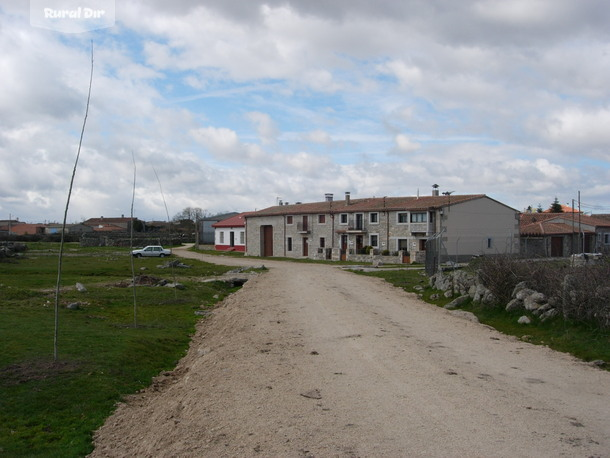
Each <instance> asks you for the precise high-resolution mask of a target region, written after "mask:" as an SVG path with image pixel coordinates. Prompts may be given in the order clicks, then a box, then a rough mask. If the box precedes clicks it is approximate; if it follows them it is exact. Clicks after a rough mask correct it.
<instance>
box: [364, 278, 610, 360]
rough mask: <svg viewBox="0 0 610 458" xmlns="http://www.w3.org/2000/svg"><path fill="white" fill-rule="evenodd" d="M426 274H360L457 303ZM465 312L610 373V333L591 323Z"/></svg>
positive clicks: (434, 300)
mask: <svg viewBox="0 0 610 458" xmlns="http://www.w3.org/2000/svg"><path fill="white" fill-rule="evenodd" d="M422 272H423V271H417V270H399V271H375V272H370V273H367V272H358V273H360V274H362V275H369V276H373V277H378V278H382V279H384V280H386V281H388V282H389V283H391V284H393V285H394V286H397V287H399V288H403V289H404V290H406V291H409V292H414V293H417V294H420V295H421V297H422V299H423V300H425V301H426V302H429V303H431V304H435V305H438V306H439V307H443V306H444V305H446V304H448V303H449V302H451V301H452V300H453V298H446V297H444V296H443V295H442V294H439V293H440V292H439V291H437V290H434V289H433V288H431V287H430V286H429V285H428V280H427V277H426V276H425V275H422ZM435 295H437V296H439V297H436V296H435ZM461 309H462V310H466V311H469V312H472V313H474V314H475V315H476V316H477V318H478V319H479V321H480V322H481V323H484V324H487V325H489V326H492V327H493V328H495V329H497V330H498V331H500V332H502V333H504V334H507V335H512V336H516V337H519V338H520V339H523V340H525V341H528V342H531V343H533V344H539V345H547V346H548V347H550V348H552V349H554V350H557V351H561V352H565V353H570V354H572V355H574V356H576V357H577V358H580V359H582V360H584V361H594V360H603V361H606V362H607V364H606V365H605V368H606V369H607V370H610V367H609V366H610V329H601V328H599V327H598V326H594V325H591V324H587V323H574V322H569V321H565V320H564V319H562V318H561V317H557V318H555V319H553V320H550V321H547V322H545V323H542V322H540V320H538V319H537V318H536V317H535V316H533V315H529V316H530V318H531V319H532V324H530V325H527V326H524V325H521V324H519V323H517V320H518V319H519V317H520V316H522V315H524V314H525V313H524V312H523V311H520V312H515V313H508V312H506V311H505V310H504V309H503V308H502V307H491V306H485V305H481V304H475V303H473V302H467V303H466V304H464V305H463V306H462V307H461Z"/></svg>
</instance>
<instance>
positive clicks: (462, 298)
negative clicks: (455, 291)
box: [445, 294, 470, 309]
mask: <svg viewBox="0 0 610 458" xmlns="http://www.w3.org/2000/svg"><path fill="white" fill-rule="evenodd" d="M469 299H470V296H469V295H468V294H465V295H463V296H460V297H457V298H455V299H453V300H452V301H451V302H449V303H448V304H447V305H445V308H446V309H455V308H458V307H460V306H461V305H462V304H464V303H465V302H466V301H468V300H469Z"/></svg>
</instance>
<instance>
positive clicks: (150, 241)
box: [80, 233, 181, 247]
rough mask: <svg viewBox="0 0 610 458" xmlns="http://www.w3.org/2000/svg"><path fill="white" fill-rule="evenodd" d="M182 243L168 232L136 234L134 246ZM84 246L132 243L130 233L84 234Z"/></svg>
mask: <svg viewBox="0 0 610 458" xmlns="http://www.w3.org/2000/svg"><path fill="white" fill-rule="evenodd" d="M179 243H181V241H180V240H178V239H176V238H175V237H172V238H170V237H169V236H168V235H166V234H134V236H133V246H134V247H144V246H146V245H163V246H172V245H176V244H179ZM80 245H81V246H82V247H92V246H117V247H128V246H130V245H131V239H130V236H129V234H125V233H120V234H99V233H98V234H96V233H93V234H83V235H82V236H81V238H80Z"/></svg>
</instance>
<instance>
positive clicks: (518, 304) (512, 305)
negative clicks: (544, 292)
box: [505, 299, 523, 312]
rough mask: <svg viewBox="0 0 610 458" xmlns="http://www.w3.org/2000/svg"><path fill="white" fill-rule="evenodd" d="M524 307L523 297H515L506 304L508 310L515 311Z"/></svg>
mask: <svg viewBox="0 0 610 458" xmlns="http://www.w3.org/2000/svg"><path fill="white" fill-rule="evenodd" d="M522 308H523V301H522V300H521V299H513V300H511V301H510V302H509V303H508V304H506V309H505V310H506V311H507V312H513V311H516V310H521V309H522Z"/></svg>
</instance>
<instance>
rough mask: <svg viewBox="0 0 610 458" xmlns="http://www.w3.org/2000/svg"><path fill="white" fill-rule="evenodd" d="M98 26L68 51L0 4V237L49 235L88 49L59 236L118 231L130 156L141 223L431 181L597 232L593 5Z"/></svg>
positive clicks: (215, 3)
mask: <svg viewBox="0 0 610 458" xmlns="http://www.w3.org/2000/svg"><path fill="white" fill-rule="evenodd" d="M37 1H38V2H40V1H42V0H37ZM61 1H64V3H65V1H66V0H48V2H47V3H49V5H51V6H53V5H54V4H58V3H60V2H61ZM87 1H88V3H87V4H88V5H90V4H92V3H93V4H95V3H96V0H82V2H83V5H85V2H87ZM32 2H34V0H32ZM104 2H105V3H106V4H108V0H98V3H99V4H102V3H104ZM114 15H115V22H114V26H113V27H109V28H103V29H98V30H92V31H88V32H80V33H70V32H66V31H60V30H53V29H52V27H54V26H52V27H51V28H49V27H40V26H39V25H40V24H34V21H32V13H31V11H30V5H29V3H28V2H27V1H23V2H16V1H12V0H0V88H1V90H0V219H6V218H8V217H9V215H10V216H12V217H13V218H19V219H20V220H21V221H27V222H44V221H61V220H62V219H63V211H64V210H63V209H64V206H65V203H66V198H67V195H68V187H69V184H70V178H71V175H72V169H73V167H74V160H75V157H76V153H77V148H78V142H79V137H80V132H81V128H82V124H83V117H84V113H85V107H86V100H87V89H88V85H89V71H90V68H91V62H90V52H91V43H93V53H94V65H93V67H94V74H93V84H92V94H91V103H90V109H89V116H88V119H87V125H86V128H85V134H84V139H83V145H82V151H81V156H80V161H79V163H78V168H77V171H76V175H75V180H74V189H73V192H72V198H71V202H70V209H69V212H68V222H78V221H82V220H84V219H87V218H90V217H99V216H120V215H121V214H125V215H129V213H130V207H131V196H132V190H133V177H134V159H135V176H136V188H135V197H136V198H135V203H134V212H135V215H136V216H138V217H139V218H141V219H144V220H153V219H154V220H159V219H166V213H169V215H170V217H173V216H174V215H175V214H176V213H178V212H179V211H180V210H182V209H183V208H185V207H188V206H191V207H200V208H202V209H204V210H206V211H208V212H210V213H216V212H220V211H225V210H227V211H247V210H254V209H261V208H265V207H267V206H271V205H275V204H276V202H277V199H278V198H280V199H282V200H284V201H288V202H295V201H303V202H309V201H320V200H323V199H324V194H325V193H334V194H335V198H342V196H343V193H344V192H345V191H350V192H351V194H352V197H354V198H358V197H368V196H378V197H379V196H408V195H417V193H418V192H419V193H420V194H429V193H430V192H431V186H432V184H434V183H437V184H438V185H439V186H440V190H441V191H453V192H455V193H456V194H470V193H476V194H479V193H483V194H487V195H489V196H490V197H492V198H494V199H497V200H500V201H501V202H504V203H506V204H507V205H510V206H512V207H514V208H516V209H518V210H522V209H524V208H525V207H527V206H528V205H532V206H533V207H537V206H538V204H541V205H542V206H543V207H544V208H547V207H548V206H550V204H551V203H552V201H553V200H554V198H555V197H557V198H558V199H559V201H560V202H561V203H568V202H571V201H572V199H577V197H578V191H580V192H581V201H582V208H583V210H586V211H593V212H594V213H604V212H605V213H610V27H609V26H608V24H610V7H609V5H608V2H607V1H605V0H579V1H575V0H460V1H455V0H375V1H372V0H268V1H259V0H200V1H195V0H173V1H171V2H168V1H166V0H148V1H130V0H124V1H123V0H122V1H121V2H119V4H117V5H116V10H115V12H114ZM33 24H34V25H33ZM164 200H165V203H166V204H167V212H166V210H165V205H164Z"/></svg>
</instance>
